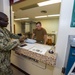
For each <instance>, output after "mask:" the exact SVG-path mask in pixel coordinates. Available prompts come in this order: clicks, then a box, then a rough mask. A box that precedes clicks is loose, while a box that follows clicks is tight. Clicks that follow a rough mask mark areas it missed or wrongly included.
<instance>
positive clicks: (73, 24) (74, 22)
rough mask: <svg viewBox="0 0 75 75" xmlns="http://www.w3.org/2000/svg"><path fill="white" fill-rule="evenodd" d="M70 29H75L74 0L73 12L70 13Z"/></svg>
mask: <svg viewBox="0 0 75 75" xmlns="http://www.w3.org/2000/svg"><path fill="white" fill-rule="evenodd" d="M70 27H75V0H74V6H73V12H72V20H71V25H70Z"/></svg>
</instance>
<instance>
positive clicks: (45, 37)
mask: <svg viewBox="0 0 75 75" xmlns="http://www.w3.org/2000/svg"><path fill="white" fill-rule="evenodd" d="M46 42H47V34H45V35H44V44H46Z"/></svg>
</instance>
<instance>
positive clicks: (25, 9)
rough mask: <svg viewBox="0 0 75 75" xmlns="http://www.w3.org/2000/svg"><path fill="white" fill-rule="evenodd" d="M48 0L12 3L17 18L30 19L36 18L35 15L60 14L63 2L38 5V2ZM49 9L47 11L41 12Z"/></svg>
mask: <svg viewBox="0 0 75 75" xmlns="http://www.w3.org/2000/svg"><path fill="white" fill-rule="evenodd" d="M43 1H47V0H24V1H23V2H20V3H16V4H13V5H12V9H13V11H14V16H15V18H25V17H29V18H30V20H33V19H35V18H34V17H35V16H43V15H52V14H60V6H61V3H56V4H51V5H46V6H42V7H38V6H37V3H39V2H43ZM41 11H47V12H41Z"/></svg>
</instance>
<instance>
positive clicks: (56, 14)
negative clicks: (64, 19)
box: [48, 14, 60, 17]
mask: <svg viewBox="0 0 75 75" xmlns="http://www.w3.org/2000/svg"><path fill="white" fill-rule="evenodd" d="M55 16H60V14H54V15H48V17H55Z"/></svg>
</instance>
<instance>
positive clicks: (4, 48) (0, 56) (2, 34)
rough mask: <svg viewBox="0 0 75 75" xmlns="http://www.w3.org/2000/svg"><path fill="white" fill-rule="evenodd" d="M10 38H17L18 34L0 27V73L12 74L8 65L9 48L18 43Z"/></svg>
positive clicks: (2, 74)
mask: <svg viewBox="0 0 75 75" xmlns="http://www.w3.org/2000/svg"><path fill="white" fill-rule="evenodd" d="M11 38H15V39H19V36H18V35H15V34H12V33H11V32H10V31H8V30H7V29H6V28H1V27H0V75H12V74H13V72H12V70H11V66H10V55H11V50H12V49H13V48H14V47H15V46H17V45H18V42H17V41H16V42H15V41H11Z"/></svg>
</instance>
